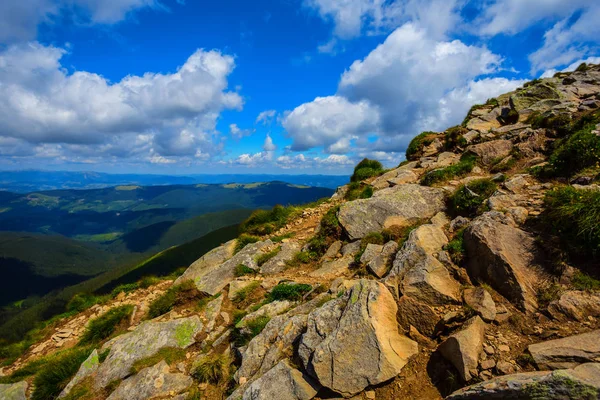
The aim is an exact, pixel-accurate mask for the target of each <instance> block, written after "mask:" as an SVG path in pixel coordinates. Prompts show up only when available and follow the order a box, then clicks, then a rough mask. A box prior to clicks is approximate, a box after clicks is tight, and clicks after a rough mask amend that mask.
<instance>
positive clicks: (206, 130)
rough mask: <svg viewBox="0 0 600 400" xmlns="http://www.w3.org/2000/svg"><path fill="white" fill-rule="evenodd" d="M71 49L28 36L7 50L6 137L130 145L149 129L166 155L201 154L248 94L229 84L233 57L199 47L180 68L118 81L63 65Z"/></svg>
mask: <svg viewBox="0 0 600 400" xmlns="http://www.w3.org/2000/svg"><path fill="white" fill-rule="evenodd" d="M65 53H66V50H65V49H62V48H58V47H53V46H44V45H41V44H39V43H27V44H19V45H13V46H9V47H7V48H6V49H4V50H3V51H0V137H3V138H16V139H20V140H23V141H27V142H29V143H31V144H32V145H37V144H40V143H63V144H69V145H76V144H88V145H95V146H96V147H95V148H94V149H95V150H96V151H102V150H105V151H108V150H109V149H110V148H111V147H112V145H113V143H116V144H117V145H118V146H125V147H131V146H133V145H135V141H136V140H137V139H138V138H139V137H140V135H143V137H146V138H149V141H150V142H151V144H150V145H149V146H148V147H149V148H150V149H151V150H152V152H154V153H156V154H158V155H162V156H191V157H200V156H204V155H205V154H207V153H214V152H218V151H219V149H220V148H221V144H220V142H219V138H218V135H217V133H216V131H215V127H216V122H217V119H218V117H219V115H220V113H221V111H223V110H225V109H238V110H239V109H241V107H242V105H243V99H242V98H241V96H240V95H239V94H238V93H237V92H232V91H228V90H227V86H228V82H227V78H228V76H229V74H230V73H231V72H232V71H233V69H234V67H235V63H234V59H233V57H231V56H229V55H225V54H222V53H221V52H219V51H215V50H212V51H205V50H197V51H196V52H194V53H193V54H192V55H191V56H190V57H189V58H188V59H187V60H186V61H185V63H184V64H183V65H182V66H180V67H179V68H177V70H176V71H175V72H173V73H169V74H160V73H151V72H148V73H146V74H144V75H142V76H131V75H130V76H127V77H125V78H123V79H122V80H121V81H120V82H116V83H112V82H109V81H108V80H106V79H105V78H104V77H102V76H101V75H98V74H95V73H92V72H86V71H76V72H74V73H68V72H67V70H66V69H65V68H63V66H62V65H61V62H60V61H61V58H62V56H63V55H64V54H65Z"/></svg>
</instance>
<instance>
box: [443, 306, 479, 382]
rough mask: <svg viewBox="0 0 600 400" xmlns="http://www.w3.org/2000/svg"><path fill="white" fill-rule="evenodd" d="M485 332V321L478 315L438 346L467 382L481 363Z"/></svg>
mask: <svg viewBox="0 0 600 400" xmlns="http://www.w3.org/2000/svg"><path fill="white" fill-rule="evenodd" d="M484 333H485V322H483V321H482V320H481V318H479V317H478V316H476V317H473V318H471V319H470V320H468V321H467V322H465V324H464V325H463V327H462V328H461V330H460V331H458V332H456V333H453V334H452V335H450V337H449V338H448V339H446V340H445V341H444V342H443V343H442V344H440V346H439V348H438V350H439V351H440V353H441V354H442V355H443V356H444V358H445V359H447V360H448V361H450V362H451V363H452V364H453V365H454V366H455V367H456V369H457V370H458V373H459V374H460V377H461V378H462V379H463V380H464V381H465V382H468V381H470V380H471V378H473V376H472V374H471V371H473V370H475V371H476V370H477V366H478V365H479V356H480V355H481V352H482V351H483V335H484Z"/></svg>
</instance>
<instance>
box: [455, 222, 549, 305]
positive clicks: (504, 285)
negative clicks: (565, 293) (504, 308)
mask: <svg viewBox="0 0 600 400" xmlns="http://www.w3.org/2000/svg"><path fill="white" fill-rule="evenodd" d="M464 242H465V247H466V249H467V253H468V254H469V257H468V259H467V271H468V273H469V275H470V276H471V278H473V279H474V280H475V281H477V282H481V283H488V284H489V285H490V286H492V288H494V289H495V290H496V291H498V292H499V293H500V294H502V295H503V296H504V297H506V298H507V299H508V300H511V301H513V302H514V303H515V305H516V306H517V307H519V308H520V309H521V310H523V311H528V312H533V311H535V310H536V308H537V299H536V293H537V290H536V286H537V282H538V280H539V278H538V276H537V273H536V272H535V271H534V269H533V268H531V267H532V266H533V265H534V261H535V254H536V247H535V239H534V238H533V236H532V235H531V234H529V233H527V232H525V231H523V230H521V229H518V228H515V227H513V226H511V225H509V224H508V222H507V220H506V217H505V216H504V215H503V214H502V213H499V212H496V211H491V212H487V213H485V214H483V215H482V216H480V217H478V218H476V219H475V220H473V222H472V223H471V225H470V226H469V227H468V228H467V230H466V231H465V236H464Z"/></svg>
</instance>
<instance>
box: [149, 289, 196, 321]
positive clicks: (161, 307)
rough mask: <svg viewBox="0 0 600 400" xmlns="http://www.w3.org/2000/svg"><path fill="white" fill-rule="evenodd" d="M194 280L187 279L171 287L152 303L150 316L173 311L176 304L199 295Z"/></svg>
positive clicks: (153, 316)
mask: <svg viewBox="0 0 600 400" xmlns="http://www.w3.org/2000/svg"><path fill="white" fill-rule="evenodd" d="M198 295H199V293H198V289H197V288H196V285H194V282H192V281H185V282H183V283H181V285H177V286H173V287H171V288H169V290H167V291H166V292H165V293H164V294H163V295H162V296H160V297H159V298H157V299H156V300H154V301H153V302H152V303H151V304H150V308H149V310H148V318H149V319H152V318H156V317H159V316H161V315H163V314H166V313H168V312H169V311H171V310H172V309H173V308H174V307H175V306H176V305H178V304H181V303H183V302H185V301H188V300H191V299H193V298H196V297H198Z"/></svg>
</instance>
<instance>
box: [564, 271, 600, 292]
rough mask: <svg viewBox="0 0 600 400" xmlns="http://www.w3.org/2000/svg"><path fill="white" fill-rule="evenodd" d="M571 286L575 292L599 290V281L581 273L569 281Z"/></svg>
mask: <svg viewBox="0 0 600 400" xmlns="http://www.w3.org/2000/svg"><path fill="white" fill-rule="evenodd" d="M571 284H572V285H573V287H574V288H575V289H577V290H588V291H595V290H600V280H598V279H594V278H592V277H591V276H589V275H587V274H584V273H583V272H577V273H576V274H575V275H574V276H573V279H571Z"/></svg>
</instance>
